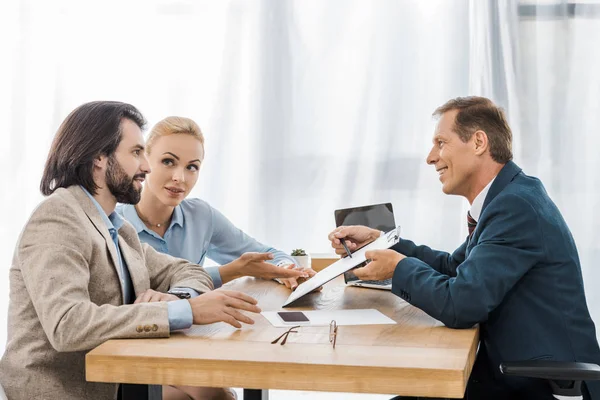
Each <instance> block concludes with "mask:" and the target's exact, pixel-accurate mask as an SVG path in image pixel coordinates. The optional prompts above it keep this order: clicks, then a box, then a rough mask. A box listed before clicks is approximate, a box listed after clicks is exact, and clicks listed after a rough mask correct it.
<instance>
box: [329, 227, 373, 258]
mask: <svg viewBox="0 0 600 400" xmlns="http://www.w3.org/2000/svg"><path fill="white" fill-rule="evenodd" d="M380 235H381V231H378V230H377V229H371V228H368V227H366V226H362V225H352V226H340V227H338V228H336V229H334V230H333V231H332V232H331V233H330V234H329V236H328V239H329V240H330V241H331V247H333V248H334V249H335V252H336V254H340V255H342V256H345V255H346V250H345V249H344V246H342V242H340V239H345V241H346V246H348V250H350V251H353V250H356V249H358V248H359V247H362V246H364V245H365V244H367V243H371V242H372V241H374V240H375V239H377V238H378V237H379V236H380Z"/></svg>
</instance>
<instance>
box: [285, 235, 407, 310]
mask: <svg viewBox="0 0 600 400" xmlns="http://www.w3.org/2000/svg"><path fill="white" fill-rule="evenodd" d="M398 232H399V228H396V229H392V230H391V231H389V232H386V233H384V234H383V235H381V236H380V237H379V238H378V239H376V240H374V241H373V242H371V243H369V244H367V245H366V246H364V247H361V248H360V249H358V250H356V251H354V253H352V258H350V257H344V258H340V259H339V260H337V261H336V262H334V263H333V264H331V265H330V266H328V267H327V268H325V269H323V270H321V271H319V272H317V274H316V275H315V276H313V277H312V278H310V279H309V280H307V281H306V282H304V283H302V284H300V285H298V287H297V288H296V290H294V291H293V292H292V293H291V294H290V296H289V297H288V298H287V300H286V301H285V303H283V306H282V307H287V306H289V305H290V304H292V303H293V302H294V301H296V300H298V299H299V298H300V297H302V296H304V295H306V294H308V293H310V292H312V291H313V290H315V289H316V288H318V287H320V286H323V285H324V284H326V283H327V282H329V281H330V280H332V279H334V278H336V277H338V276H340V275H341V274H343V273H344V272H346V271H349V270H351V269H352V268H354V267H356V266H357V265H359V264H361V263H363V262H365V261H366V260H367V258H366V257H365V253H366V252H367V251H369V250H384V249H389V248H390V247H392V246H393V245H395V244H396V243H398V241H399V239H400V235H399V234H398Z"/></svg>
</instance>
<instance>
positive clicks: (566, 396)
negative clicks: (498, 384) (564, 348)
mask: <svg viewBox="0 0 600 400" xmlns="http://www.w3.org/2000/svg"><path fill="white" fill-rule="evenodd" d="M500 372H502V373H503V374H504V375H508V376H520V377H523V378H542V379H546V380H548V383H549V384H550V386H551V387H552V393H553V395H554V397H555V398H557V399H562V400H576V399H583V395H582V393H581V382H582V381H597V380H600V366H599V365H596V364H586V363H579V362H562V361H551V360H533V361H515V362H505V363H502V364H500Z"/></svg>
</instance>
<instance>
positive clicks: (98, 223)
mask: <svg viewBox="0 0 600 400" xmlns="http://www.w3.org/2000/svg"><path fill="white" fill-rule="evenodd" d="M67 190H68V191H69V192H70V193H71V194H72V195H73V196H74V197H75V198H76V199H77V201H78V203H79V204H80V205H81V208H82V209H83V212H85V214H86V215H87V217H88V218H89V220H90V221H91V222H92V224H93V225H94V227H95V228H96V230H98V232H100V234H101V235H102V237H103V238H104V241H105V242H106V248H107V249H108V253H109V254H110V258H111V260H112V264H113V268H114V270H115V272H116V273H117V275H118V276H119V282H122V281H123V276H122V274H121V268H120V267H119V256H118V254H117V249H116V247H115V243H114V242H113V240H112V237H110V233H109V232H108V227H107V226H106V223H105V222H104V221H103V220H102V217H101V216H100V213H99V211H98V209H97V208H96V205H94V203H93V202H92V200H91V199H90V198H89V197H88V195H87V194H86V193H85V192H84V191H83V189H81V188H80V187H79V186H77V185H74V186H70V187H68V188H67ZM120 285H121V297H122V298H123V299H125V288H124V287H123V284H122V283H121V284H120Z"/></svg>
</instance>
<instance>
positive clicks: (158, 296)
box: [133, 289, 179, 304]
mask: <svg viewBox="0 0 600 400" xmlns="http://www.w3.org/2000/svg"><path fill="white" fill-rule="evenodd" d="M174 300H179V297H177V296H175V295H174V294H169V293H161V292H157V291H156V290H152V289H148V290H146V291H145V292H144V293H142V294H140V295H139V296H138V298H137V299H135V301H134V302H133V304H138V303H154V302H157V301H174Z"/></svg>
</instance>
